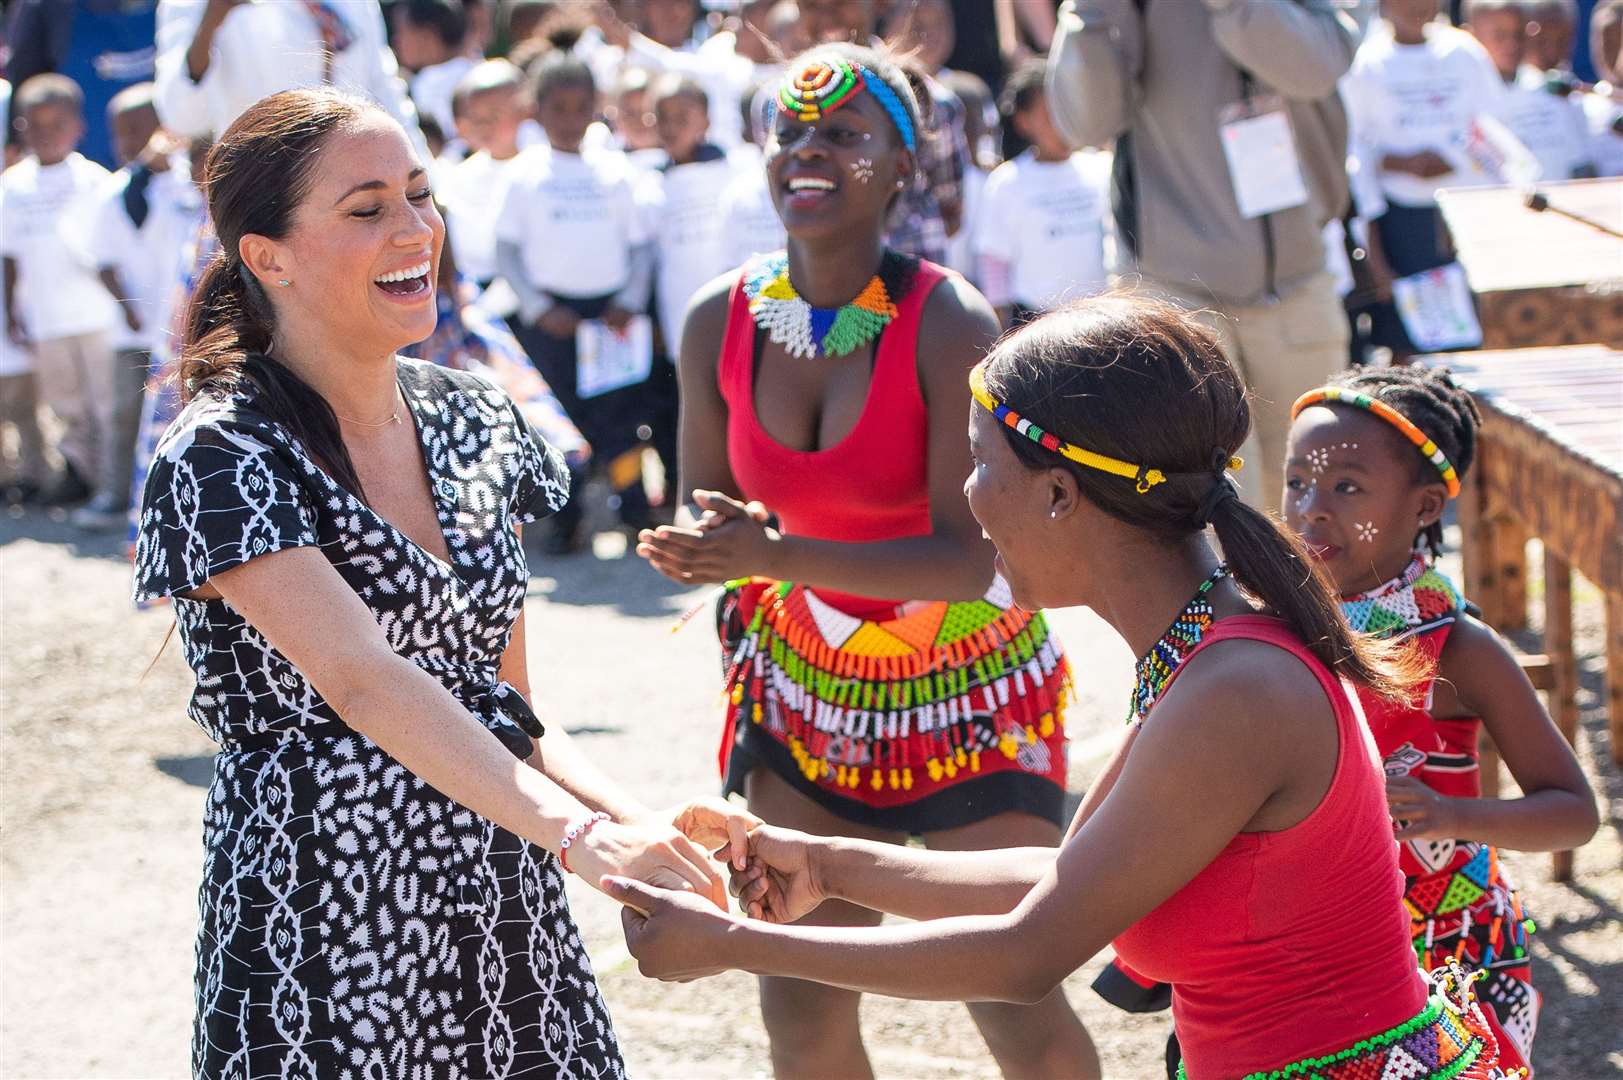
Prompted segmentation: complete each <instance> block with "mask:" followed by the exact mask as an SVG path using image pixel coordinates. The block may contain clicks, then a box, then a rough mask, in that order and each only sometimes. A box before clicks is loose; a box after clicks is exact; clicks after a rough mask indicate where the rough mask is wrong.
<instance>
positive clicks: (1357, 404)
mask: <svg viewBox="0 0 1623 1080" xmlns="http://www.w3.org/2000/svg"><path fill="white" fill-rule="evenodd" d="M1321 401H1329V402H1335V403H1337V404H1340V405H1351V406H1352V407H1353V408H1355V409H1363V410H1364V411H1365V412H1370V413H1374V414H1375V415H1376V416H1379V417H1380V418H1381V419H1382V420H1385V421H1386V422H1387V423H1388V424H1391V425H1392V426H1393V427H1395V428H1397V429H1398V430H1399V431H1401V432H1403V435H1404V437H1405V438H1406V439H1408V440H1409V441H1410V442H1412V443H1414V444H1415V447H1416V448H1417V449H1418V450H1419V451H1420V452H1421V453H1422V454H1424V455H1425V457H1426V460H1427V461H1429V462H1431V463H1432V464H1433V465H1435V466H1436V467H1437V471H1438V472H1439V473H1441V474H1442V476H1443V483H1444V484H1445V485H1447V487H1448V497H1449V498H1450V499H1452V498H1455V497H1456V496H1458V495H1459V493H1460V477H1459V474H1458V473H1456V472H1455V471H1454V466H1453V465H1452V464H1451V463H1450V462H1449V460H1448V458H1447V456H1445V455H1444V454H1443V452H1442V451H1441V450H1439V449H1438V448H1437V444H1436V443H1434V442H1432V441H1431V438H1430V437H1429V436H1428V435H1427V434H1426V433H1425V432H1424V431H1421V430H1420V429H1419V428H1418V427H1415V425H1414V421H1412V420H1410V419H1409V418H1408V417H1407V416H1404V415H1403V414H1402V413H1400V412H1398V411H1397V410H1396V409H1394V408H1393V407H1392V406H1390V405H1388V404H1387V403H1386V402H1384V401H1380V400H1378V399H1376V398H1372V397H1370V396H1369V395H1368V394H1365V393H1361V392H1360V391H1357V390H1353V389H1351V388H1350V387H1345V386H1321V387H1319V388H1318V389H1317V390H1309V391H1308V392H1307V393H1305V394H1303V395H1302V396H1301V397H1299V398H1297V399H1296V404H1294V405H1292V406H1291V419H1292V420H1294V419H1296V417H1297V416H1298V415H1300V414H1301V412H1302V410H1303V409H1305V408H1307V407H1308V406H1309V405H1317V404H1318V403H1320V402H1321Z"/></svg>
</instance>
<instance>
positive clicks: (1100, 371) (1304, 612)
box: [984, 293, 1419, 696]
mask: <svg viewBox="0 0 1623 1080" xmlns="http://www.w3.org/2000/svg"><path fill="white" fill-rule="evenodd" d="M984 374H985V378H986V386H987V389H988V390H989V391H990V392H991V394H992V396H993V397H995V398H997V399H998V400H1000V401H1004V402H1007V403H1008V405H1009V407H1010V408H1012V409H1014V410H1015V411H1016V412H1018V413H1019V414H1020V415H1021V416H1023V417H1026V418H1027V419H1029V420H1030V421H1031V422H1032V423H1033V424H1036V425H1038V426H1039V427H1041V428H1043V429H1044V430H1046V431H1052V432H1053V433H1054V434H1056V435H1057V436H1059V437H1060V438H1062V439H1065V440H1066V441H1068V442H1072V443H1074V444H1076V445H1077V446H1080V447H1083V448H1085V449H1088V450H1092V451H1095V452H1096V453H1101V454H1105V455H1108V456H1110V457H1114V458H1119V459H1121V460H1123V461H1127V462H1131V463H1133V464H1135V465H1142V466H1145V467H1148V468H1155V469H1159V470H1161V471H1162V472H1163V473H1164V474H1165V475H1166V480H1165V482H1164V483H1160V484H1157V485H1155V486H1153V487H1150V488H1148V490H1146V491H1144V492H1142V493H1141V492H1139V491H1138V490H1137V486H1136V485H1135V483H1134V481H1133V480H1131V479H1126V478H1123V477H1120V476H1115V475H1113V474H1110V473H1106V472H1101V471H1099V470H1097V469H1090V468H1087V467H1085V466H1082V465H1078V464H1076V463H1074V462H1071V461H1070V460H1068V459H1066V458H1063V457H1060V456H1059V455H1057V454H1054V453H1051V452H1050V451H1048V450H1045V449H1043V448H1042V447H1040V446H1038V445H1037V444H1035V443H1033V442H1031V441H1030V440H1028V439H1027V438H1025V437H1024V436H1022V435H1019V434H1018V433H1016V432H1014V431H1011V430H1009V429H1008V428H1006V427H1005V428H1003V433H1004V435H1005V437H1006V438H1007V440H1008V443H1009V446H1010V447H1011V448H1012V449H1013V450H1014V453H1015V456H1016V457H1018V458H1019V459H1020V460H1021V462H1022V463H1024V464H1025V465H1026V466H1027V467H1029V468H1032V469H1051V468H1055V467H1056V466H1057V467H1060V468H1065V469H1068V470H1070V472H1071V473H1072V475H1074V476H1075V477H1076V482H1077V486H1078V488H1079V489H1080V490H1081V492H1082V495H1083V496H1084V497H1085V498H1086V499H1087V500H1088V501H1089V502H1091V503H1092V504H1093V505H1095V506H1097V507H1098V508H1099V509H1101V510H1103V511H1104V512H1105V513H1107V514H1109V515H1110V516H1111V517H1114V518H1116V519H1117V520H1119V521H1122V522H1125V523H1126V524H1128V525H1131V526H1134V527H1135V528H1139V529H1143V530H1144V531H1146V532H1148V533H1150V534H1152V535H1155V536H1158V537H1161V538H1164V539H1166V540H1176V539H1178V538H1181V537H1185V536H1189V535H1190V534H1192V533H1196V532H1199V531H1200V530H1201V529H1203V528H1205V526H1206V525H1207V524H1208V523H1209V524H1211V525H1212V526H1213V528H1215V529H1216V531H1217V539H1218V542H1219V543H1221V544H1222V547H1223V555H1224V558H1225V559H1226V561H1227V563H1228V566H1229V570H1230V572H1231V573H1232V575H1233V577H1234V580H1235V582H1236V583H1237V584H1239V586H1240V587H1241V588H1242V589H1244V590H1245V591H1246V592H1247V593H1249V594H1250V595H1251V596H1252V597H1254V598H1256V599H1257V600H1258V601H1260V602H1261V603H1262V604H1263V605H1265V606H1266V607H1267V608H1268V609H1270V610H1271V611H1272V612H1273V613H1274V614H1277V615H1278V616H1279V617H1280V618H1282V619H1283V620H1284V621H1285V622H1286V623H1287V624H1288V625H1289V626H1290V628H1291V630H1292V632H1294V633H1295V634H1296V635H1297V636H1298V637H1299V638H1301V639H1302V641H1303V642H1304V643H1305V644H1306V645H1307V647H1308V648H1309V649H1310V650H1311V651H1312V652H1313V654H1314V655H1315V656H1317V657H1318V658H1319V659H1320V660H1321V661H1323V662H1324V664H1325V665H1326V666H1327V667H1329V668H1331V669H1332V670H1334V671H1337V672H1338V673H1340V674H1343V675H1346V676H1349V677H1351V678H1353V679H1357V680H1359V681H1361V682H1363V683H1364V684H1366V685H1368V686H1369V687H1371V688H1372V689H1374V690H1376V691H1377V692H1379V693H1382V694H1386V695H1389V696H1403V695H1404V694H1405V693H1407V691H1408V689H1409V687H1410V686H1411V685H1412V684H1413V683H1414V682H1415V680H1416V678H1417V676H1418V675H1419V671H1418V669H1417V662H1416V661H1415V660H1413V659H1411V658H1410V657H1409V656H1408V655H1407V653H1405V652H1404V651H1402V650H1401V647H1399V646H1396V645H1393V644H1390V643H1387V642H1382V641H1378V640H1376V639H1374V638H1369V637H1365V636H1363V635H1360V634H1355V633H1354V632H1353V631H1352V630H1351V629H1350V628H1349V627H1348V626H1347V623H1346V620H1345V619H1343V617H1342V615H1341V608H1340V605H1339V603H1338V601H1337V599H1336V595H1335V593H1334V590H1333V589H1332V587H1331V585H1330V583H1329V582H1328V581H1327V580H1326V579H1325V577H1324V575H1323V572H1322V571H1321V570H1320V569H1319V568H1318V566H1317V565H1316V564H1315V563H1314V561H1313V560H1312V558H1311V556H1310V555H1309V554H1308V552H1307V549H1306V548H1305V547H1303V546H1302V543H1301V541H1300V540H1298V539H1297V538H1296V537H1295V536H1294V535H1293V534H1292V533H1290V531H1289V530H1287V529H1285V528H1284V527H1283V526H1282V525H1281V524H1279V523H1278V522H1276V521H1275V520H1274V519H1273V518H1270V517H1269V516H1267V515H1266V514H1264V513H1262V512H1261V511H1259V510H1256V509H1253V508H1252V507H1250V506H1247V505H1246V504H1245V503H1243V502H1242V501H1240V499H1239V498H1238V497H1232V496H1233V493H1232V491H1231V490H1230V491H1225V490H1222V488H1223V487H1224V486H1228V485H1232V481H1230V480H1229V479H1228V477H1227V476H1226V475H1224V472H1223V470H1224V467H1225V465H1226V464H1227V463H1228V461H1229V458H1230V457H1232V456H1233V454H1234V453H1235V452H1236V451H1237V450H1238V449H1239V448H1240V444H1241V443H1242V442H1244V441H1245V437H1246V435H1247V433H1248V432H1249V431H1250V430H1251V409H1250V404H1249V402H1248V401H1247V399H1246V391H1245V385H1244V383H1243V381H1242V380H1241V378H1240V375H1239V373H1238V372H1237V371H1235V369H1234V365H1233V364H1231V363H1229V361H1228V359H1227V358H1226V357H1225V356H1224V355H1223V352H1222V350H1221V349H1220V348H1219V347H1218V344H1217V338H1216V337H1215V336H1214V335H1213V334H1212V332H1211V331H1210V330H1208V329H1207V328H1206V327H1204V326H1202V325H1201V324H1200V323H1199V322H1198V321H1197V320H1196V319H1195V318H1194V317H1193V316H1191V315H1189V314H1188V313H1186V312H1184V311H1181V310H1179V309H1177V308H1175V307H1172V306H1171V305H1169V304H1164V303H1161V302H1159V301H1155V300H1150V299H1147V298H1144V297H1139V296H1133V295H1128V294H1124V293H1112V294H1107V295H1104V296H1099V297H1095V298H1093V299H1090V300H1086V301H1083V302H1081V303H1078V304H1076V305H1074V306H1071V307H1069V308H1064V309H1061V310H1060V311H1057V312H1055V313H1053V314H1050V315H1046V316H1044V317H1042V318H1040V319H1038V320H1036V321H1034V322H1032V323H1030V324H1028V325H1027V326H1025V327H1024V328H1022V329H1021V330H1019V331H1017V332H1015V333H1014V334H1012V335H1010V336H1009V337H1007V338H1005V339H1004V340H1003V341H1002V342H1000V343H999V344H998V346H997V348H996V349H994V350H993V352H992V354H991V356H990V357H989V358H988V360H987V361H986V366H985V371H984Z"/></svg>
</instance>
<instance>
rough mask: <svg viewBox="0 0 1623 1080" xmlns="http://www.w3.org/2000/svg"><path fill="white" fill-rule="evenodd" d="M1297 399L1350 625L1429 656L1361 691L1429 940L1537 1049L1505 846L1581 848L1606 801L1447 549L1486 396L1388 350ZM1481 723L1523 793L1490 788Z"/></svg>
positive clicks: (1415, 917)
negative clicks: (1403, 690)
mask: <svg viewBox="0 0 1623 1080" xmlns="http://www.w3.org/2000/svg"><path fill="white" fill-rule="evenodd" d="M1295 414H1296V415H1295V422H1294V423H1293V424H1292V427H1291V432H1290V449H1289V453H1288V460H1287V462H1286V466H1285V492H1284V500H1283V503H1282V505H1283V506H1284V509H1285V515H1286V521H1287V523H1288V524H1289V525H1290V526H1291V528H1292V529H1294V530H1295V531H1296V532H1297V534H1298V535H1300V536H1301V537H1302V539H1303V540H1304V541H1305V542H1306V543H1307V545H1308V549H1309V550H1310V551H1312V552H1313V554H1314V555H1315V556H1317V557H1318V558H1319V560H1320V561H1321V562H1322V564H1323V566H1324V568H1325V569H1326V570H1327V571H1328V572H1329V574H1330V576H1331V577H1332V578H1333V579H1334V580H1335V583H1336V587H1337V589H1338V590H1339V591H1340V592H1341V593H1342V594H1343V595H1342V600H1341V608H1342V611H1343V612H1344V613H1345V614H1346V616H1347V621H1348V622H1349V623H1350V624H1351V625H1352V627H1353V629H1354V630H1359V631H1362V632H1365V633H1370V634H1376V635H1379V636H1381V637H1384V638H1387V639H1389V640H1393V641H1403V642H1407V643H1409V644H1410V646H1411V647H1412V648H1414V649H1416V650H1417V651H1418V652H1419V653H1420V654H1421V655H1423V656H1424V657H1425V658H1426V660H1427V661H1428V664H1429V665H1430V666H1431V668H1432V674H1431V675H1430V676H1428V678H1427V679H1426V681H1425V682H1424V684H1423V685H1422V687H1421V693H1420V695H1419V696H1418V700H1416V701H1415V702H1414V703H1412V704H1404V703H1397V702H1391V701H1385V700H1382V699H1380V698H1377V697H1375V696H1374V695H1371V694H1367V693H1365V694H1363V695H1362V697H1363V699H1364V701H1363V703H1364V713H1365V715H1366V716H1367V718H1368V720H1369V726H1370V730H1371V731H1372V732H1373V734H1374V736H1375V742H1376V746H1377V748H1378V749H1379V750H1380V752H1381V756H1382V757H1383V758H1384V759H1385V765H1386V775H1387V795H1388V798H1389V800H1390V803H1391V811H1392V816H1393V817H1394V818H1396V819H1397V820H1398V840H1399V842H1400V844H1399V866H1400V867H1401V868H1402V870H1403V873H1404V877H1405V881H1406V888H1405V891H1404V905H1405V908H1406V910H1407V913H1408V917H1409V920H1410V932H1411V934H1412V937H1413V941H1414V949H1415V953H1416V955H1417V956H1418V957H1419V958H1420V962H1421V965H1422V966H1423V967H1426V968H1428V969H1429V968H1431V967H1432V966H1434V965H1436V964H1440V963H1442V962H1443V961H1444V960H1447V959H1449V958H1453V959H1456V960H1458V961H1459V962H1460V963H1461V964H1462V965H1463V966H1464V967H1465V968H1466V969H1467V970H1473V971H1474V970H1480V971H1482V972H1483V973H1484V977H1483V980H1482V981H1481V983H1480V984H1479V985H1478V988H1477V992H1478V994H1479V995H1480V996H1481V997H1482V999H1483V1001H1484V1002H1485V1003H1486V1004H1487V1006H1488V1008H1487V1012H1488V1015H1489V1018H1490V1020H1492V1021H1493V1022H1494V1024H1495V1027H1496V1029H1497V1030H1498V1031H1499V1032H1500V1033H1501V1037H1500V1043H1501V1052H1502V1055H1503V1057H1502V1060H1503V1061H1504V1063H1505V1064H1507V1065H1521V1064H1530V1063H1531V1060H1532V1054H1531V1051H1532V1042H1533V1034H1534V1031H1535V1029H1536V1028H1537V1025H1538V1011H1539V995H1538V992H1537V991H1536V990H1534V989H1533V984H1532V964H1531V958H1530V957H1529V956H1528V953H1527V933H1528V931H1529V930H1531V929H1532V919H1531V918H1529V913H1528V912H1527V911H1526V910H1525V909H1524V908H1523V907H1522V903H1521V899H1520V897H1518V896H1517V895H1516V892H1515V890H1514V888H1513V887H1512V886H1511V884H1510V882H1509V880H1508V879H1507V877H1506V875H1505V873H1504V871H1503V868H1502V866H1501V864H1500V862H1499V853H1498V848H1499V847H1508V848H1516V849H1520V850H1524V851H1545V850H1560V849H1563V848H1574V847H1577V846H1579V845H1580V844H1583V843H1584V842H1585V841H1587V840H1588V839H1589V838H1590V837H1591V836H1593V835H1594V833H1595V829H1596V827H1597V826H1598V824H1599V819H1598V815H1597V813H1596V809H1595V796H1594V793H1593V792H1592V791H1591V790H1590V787H1589V783H1588V781H1587V780H1586V779H1585V777H1584V774H1583V771H1582V770H1581V769H1580V768H1579V767H1578V761H1577V759H1576V758H1575V757H1574V756H1573V753H1572V748H1571V747H1570V746H1568V744H1567V742H1566V740H1565V739H1563V738H1562V737H1561V734H1560V732H1559V731H1557V730H1556V727H1555V725H1554V724H1553V723H1551V721H1550V717H1549V715H1548V714H1547V713H1546V712H1545V711H1544V707H1543V705H1541V704H1540V702H1539V700H1538V696H1537V695H1536V694H1535V693H1534V690H1533V687H1532V685H1531V684H1530V683H1528V681H1527V677H1526V676H1525V675H1524V674H1523V673H1522V670H1521V667H1520V665H1518V664H1517V663H1516V659H1515V657H1514V656H1512V655H1511V654H1510V651H1509V650H1508V649H1507V648H1506V647H1505V645H1504V643H1503V642H1501V641H1500V640H1499V638H1498V636H1497V635H1496V634H1495V633H1494V632H1493V631H1492V630H1491V629H1490V628H1488V627H1487V626H1485V625H1483V624H1482V623H1481V622H1479V621H1477V620H1476V619H1474V618H1472V617H1471V616H1470V615H1469V614H1467V613H1466V611H1465V604H1464V601H1463V600H1462V598H1461V596H1460V593H1459V590H1457V589H1456V588H1455V587H1454V584H1453V582H1451V581H1449V580H1448V578H1447V577H1445V576H1444V575H1443V574H1442V573H1441V571H1439V570H1438V569H1437V568H1436V566H1435V565H1433V560H1434V559H1435V558H1436V557H1437V555H1439V554H1440V552H1441V547H1442V526H1441V519H1442V513H1443V507H1444V505H1445V503H1446V502H1447V500H1448V499H1449V498H1450V497H1452V495H1453V494H1454V493H1455V492H1456V491H1457V490H1458V487H1459V481H1460V479H1461V478H1462V477H1463V476H1464V475H1465V473H1466V471H1467V470H1468V469H1469V468H1470V467H1471V463H1472V458H1473V457H1474V452H1475V449H1476V430H1477V412H1476V406H1475V404H1474V403H1473V402H1472V401H1471V398H1470V396H1469V395H1468V394H1466V393H1465V391H1463V390H1461V389H1460V388H1458V387H1457V386H1455V385H1454V383H1453V381H1452V380H1451V379H1450V378H1449V377H1448V375H1447V374H1446V373H1442V372H1435V371H1427V370H1424V369H1419V368H1383V369H1379V370H1367V371H1363V372H1359V373H1356V374H1350V375H1348V376H1346V377H1344V378H1342V379H1339V380H1337V381H1336V382H1335V383H1334V384H1332V385H1330V386H1327V387H1324V388H1322V389H1320V390H1315V391H1312V392H1310V393H1308V394H1306V395H1304V396H1303V397H1302V398H1301V400H1299V401H1298V402H1297V404H1296V409H1295ZM1426 446H1430V448H1431V449H1430V450H1426V449H1424V448H1425V447H1426ZM1484 727H1485V728H1486V729H1487V732H1488V734H1489V735H1491V736H1492V737H1493V741H1494V744H1495V745H1496V746H1498V747H1499V749H1500V752H1501V753H1502V754H1503V756H1504V759H1505V764H1506V765H1508V766H1509V767H1510V772H1511V775H1512V776H1514V777H1515V779H1516V783H1517V785H1518V786H1519V787H1520V788H1521V790H1522V792H1523V794H1522V796H1521V797H1520V798H1516V799H1503V800H1501V799H1483V798H1481V794H1482V791H1481V785H1480V781H1479V777H1478V774H1477V735H1478V732H1479V730H1481V729H1482V728H1484ZM1179 1032H1180V1034H1182V1024H1181V1022H1180V1025H1179Z"/></svg>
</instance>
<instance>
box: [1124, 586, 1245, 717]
mask: <svg viewBox="0 0 1623 1080" xmlns="http://www.w3.org/2000/svg"><path fill="white" fill-rule="evenodd" d="M1228 572H1229V568H1228V567H1227V566H1219V567H1218V568H1217V569H1216V570H1213V571H1212V572H1211V574H1210V575H1209V576H1208V577H1207V578H1206V580H1205V581H1203V582H1201V583H1200V588H1198V589H1196V590H1195V595H1194V597H1193V598H1192V599H1190V601H1189V603H1187V604H1185V605H1184V606H1183V610H1182V611H1180V612H1178V617H1177V618H1176V619H1173V620H1172V625H1171V626H1169V627H1167V632H1166V633H1164V634H1162V635H1161V639H1160V640H1159V641H1157V642H1156V643H1155V644H1154V645H1152V646H1150V651H1149V652H1147V653H1145V654H1144V655H1143V656H1141V657H1139V658H1138V663H1137V664H1136V665H1134V671H1136V672H1137V674H1138V681H1137V682H1135V683H1134V684H1133V697H1132V702H1131V704H1130V705H1129V706H1128V709H1127V722H1128V723H1129V724H1142V723H1143V722H1144V718H1145V717H1147V716H1149V715H1150V709H1151V708H1152V707H1153V706H1154V705H1155V702H1156V699H1157V698H1159V697H1160V696H1161V692H1162V691H1163V690H1165V689H1166V688H1167V683H1169V682H1171V681H1172V673H1173V672H1175V671H1177V670H1178V668H1179V667H1180V666H1182V664H1183V662H1184V660H1185V659H1187V658H1188V656H1189V654H1190V653H1191V652H1193V651H1194V650H1195V646H1196V645H1199V644H1200V640H1201V638H1203V637H1205V636H1206V631H1207V630H1209V629H1210V628H1211V625H1212V602H1211V600H1209V599H1207V594H1208V593H1210V592H1211V591H1212V586H1213V585H1216V584H1217V583H1218V582H1219V581H1222V580H1223V579H1224V578H1225V577H1227V576H1228Z"/></svg>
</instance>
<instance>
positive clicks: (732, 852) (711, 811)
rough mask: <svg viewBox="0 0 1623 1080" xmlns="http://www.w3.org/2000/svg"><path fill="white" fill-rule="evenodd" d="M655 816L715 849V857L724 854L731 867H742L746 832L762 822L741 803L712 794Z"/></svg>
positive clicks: (687, 835) (704, 846)
mask: <svg viewBox="0 0 1623 1080" xmlns="http://www.w3.org/2000/svg"><path fill="white" fill-rule="evenodd" d="M658 818H659V820H660V821H664V822H669V823H670V824H671V826H672V827H673V828H674V829H676V831H677V832H679V833H681V834H682V835H683V836H685V837H687V838H688V839H689V840H692V841H693V842H694V843H695V844H697V845H699V846H700V847H701V848H703V849H704V850H706V851H715V852H716V857H717V858H718V859H719V858H722V856H723V855H725V856H726V860H725V861H726V862H727V864H728V865H729V866H730V867H732V868H733V869H734V870H742V869H743V868H744V861H745V859H746V858H748V856H749V850H750V848H749V832H750V830H751V829H753V828H756V827H757V826H759V825H760V824H761V819H760V818H758V817H756V816H755V815H754V814H752V813H750V812H749V811H748V810H746V809H744V808H743V806H741V805H739V804H737V803H733V802H729V801H728V800H726V799H723V798H718V797H717V796H714V795H706V796H704V797H703V798H698V799H691V800H689V801H688V802H685V803H681V804H679V805H677V806H673V807H671V808H670V809H669V810H665V811H662V812H661V813H660V814H659V815H658ZM717 849H721V850H717Z"/></svg>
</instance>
